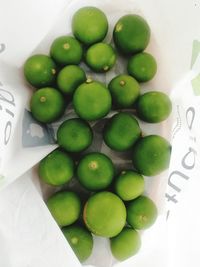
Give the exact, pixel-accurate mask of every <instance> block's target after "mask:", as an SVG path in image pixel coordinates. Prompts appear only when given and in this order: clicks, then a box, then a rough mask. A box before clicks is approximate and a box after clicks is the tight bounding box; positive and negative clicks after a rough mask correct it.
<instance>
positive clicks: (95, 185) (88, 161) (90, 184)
mask: <svg viewBox="0 0 200 267" xmlns="http://www.w3.org/2000/svg"><path fill="white" fill-rule="evenodd" d="M114 174H115V169H114V165H113V163H112V161H111V159H110V158H108V157H107V156H106V155H104V154H102V153H98V152H96V153H95V152H94V153H90V154H87V155H85V156H83V158H82V159H81V161H80V162H79V165H78V168H77V175H78V179H79V181H80V183H81V184H82V185H83V186H84V187H85V188H87V189H89V190H92V191H96V190H102V189H105V188H106V187H108V186H109V185H110V184H111V182H112V180H113V177H114Z"/></svg>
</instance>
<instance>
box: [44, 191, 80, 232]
mask: <svg viewBox="0 0 200 267" xmlns="http://www.w3.org/2000/svg"><path fill="white" fill-rule="evenodd" d="M47 206H48V209H49V211H50V212H51V214H52V216H53V217H54V219H55V221H56V222H57V224H58V225H59V226H61V227H62V226H67V225H70V224H72V223H74V222H75V221H77V220H78V218H79V216H80V213H81V201H80V199H79V197H78V195H77V194H75V193H74V192H66V191H63V192H58V193H55V194H54V195H53V196H51V197H50V198H49V199H48V201H47Z"/></svg>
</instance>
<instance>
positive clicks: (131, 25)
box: [113, 14, 150, 54]
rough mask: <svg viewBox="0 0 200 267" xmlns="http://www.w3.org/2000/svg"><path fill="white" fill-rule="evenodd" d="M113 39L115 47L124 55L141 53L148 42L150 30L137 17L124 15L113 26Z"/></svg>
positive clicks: (141, 19)
mask: <svg viewBox="0 0 200 267" xmlns="http://www.w3.org/2000/svg"><path fill="white" fill-rule="evenodd" d="M113 38H114V42H115V45H116V47H117V48H118V49H119V50H120V51H121V52H122V53H124V54H135V53H138V52H141V51H143V50H144V49H145V48H146V47H147V45H148V43H149V40H150V28H149V25H148V24H147V22H146V21H145V20H144V19H143V18H142V17H140V16H138V15H132V14H130V15H125V16H123V17H121V18H120V19H119V20H118V22H117V23H116V25H115V28H114V31H113Z"/></svg>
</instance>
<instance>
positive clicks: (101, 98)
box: [73, 79, 112, 121]
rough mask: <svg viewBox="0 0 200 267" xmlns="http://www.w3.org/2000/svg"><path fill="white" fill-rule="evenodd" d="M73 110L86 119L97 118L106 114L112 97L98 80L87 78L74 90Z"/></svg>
mask: <svg viewBox="0 0 200 267" xmlns="http://www.w3.org/2000/svg"><path fill="white" fill-rule="evenodd" d="M73 105H74V109H75V112H76V113H77V114H78V115H79V116H80V117H81V118H83V119H85V120H88V121H93V120H98V119H101V118H103V117H104V116H106V115H107V114H108V112H109V111H110V109H111V105H112V99H111V95H110V92H109V90H108V89H107V87H106V86H105V85H104V84H103V83H100V82H97V81H92V80H91V79H88V80H87V81H86V83H83V84H81V85H80V86H79V87H78V88H77V89H76V91H75V93H74V97H73Z"/></svg>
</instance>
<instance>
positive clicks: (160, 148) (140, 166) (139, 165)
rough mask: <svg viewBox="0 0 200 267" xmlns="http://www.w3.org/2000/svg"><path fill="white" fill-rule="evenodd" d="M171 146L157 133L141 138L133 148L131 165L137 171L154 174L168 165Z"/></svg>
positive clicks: (149, 174)
mask: <svg viewBox="0 0 200 267" xmlns="http://www.w3.org/2000/svg"><path fill="white" fill-rule="evenodd" d="M170 154H171V146H170V144H169V142H168V141H167V140H166V139H164V138H163V137H161V136H159V135H149V136H146V137H144V138H141V139H140V140H139V141H138V142H137V143H136V144H135V146H134V148H133V166H134V167H135V168H136V170H138V171H139V173H141V174H143V175H146V176H154V175H157V174H159V173H161V172H162V171H164V170H165V169H167V168H168V166H169V161H170Z"/></svg>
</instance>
